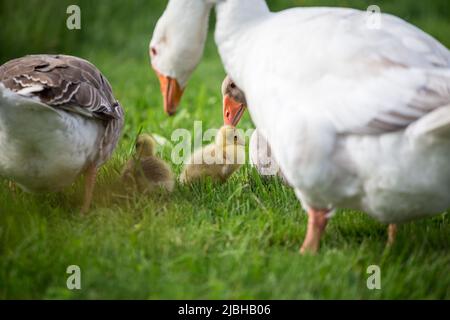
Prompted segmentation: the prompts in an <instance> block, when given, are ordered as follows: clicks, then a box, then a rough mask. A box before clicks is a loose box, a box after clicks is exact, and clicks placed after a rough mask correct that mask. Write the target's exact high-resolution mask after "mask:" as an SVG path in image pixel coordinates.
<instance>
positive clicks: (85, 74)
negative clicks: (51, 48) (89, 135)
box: [0, 55, 122, 120]
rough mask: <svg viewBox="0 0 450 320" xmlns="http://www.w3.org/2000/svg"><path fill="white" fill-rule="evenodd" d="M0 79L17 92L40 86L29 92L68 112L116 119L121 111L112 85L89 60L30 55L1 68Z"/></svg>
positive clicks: (42, 100) (44, 101)
mask: <svg viewBox="0 0 450 320" xmlns="http://www.w3.org/2000/svg"><path fill="white" fill-rule="evenodd" d="M0 82H1V83H3V85H4V86H5V87H6V88H8V89H10V90H12V91H14V92H18V93H20V91H21V90H22V89H25V88H29V87H33V86H41V87H42V89H41V90H39V91H33V92H32V95H33V96H35V97H38V98H39V99H40V100H41V102H43V103H45V104H47V105H49V106H52V107H55V108H61V109H64V110H66V111H69V112H71V111H72V112H77V113H81V114H84V115H86V116H87V115H90V116H92V117H95V118H99V119H102V120H110V119H118V118H120V117H121V115H122V113H121V111H120V110H119V109H121V107H120V104H119V103H118V101H116V100H115V99H114V96H113V94H112V89H111V86H110V85H109V83H108V81H107V80H106V79H105V78H104V76H103V75H102V74H101V73H100V71H99V70H98V69H97V68H96V67H95V66H94V65H92V64H91V63H90V62H88V61H86V60H83V59H80V58H77V57H72V56H64V55H31V56H26V57H23V58H19V59H15V60H12V61H9V62H7V63H5V64H4V65H2V66H1V67H0Z"/></svg>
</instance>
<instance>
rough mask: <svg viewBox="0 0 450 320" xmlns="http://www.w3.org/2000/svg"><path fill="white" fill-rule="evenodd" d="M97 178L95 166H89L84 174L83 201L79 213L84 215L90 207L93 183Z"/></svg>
mask: <svg viewBox="0 0 450 320" xmlns="http://www.w3.org/2000/svg"><path fill="white" fill-rule="evenodd" d="M96 178H97V166H95V165H90V166H89V167H88V168H87V169H86V172H85V173H84V201H83V207H82V208H81V213H82V214H86V213H88V211H89V208H90V207H91V202H92V196H93V194H94V187H95V181H96Z"/></svg>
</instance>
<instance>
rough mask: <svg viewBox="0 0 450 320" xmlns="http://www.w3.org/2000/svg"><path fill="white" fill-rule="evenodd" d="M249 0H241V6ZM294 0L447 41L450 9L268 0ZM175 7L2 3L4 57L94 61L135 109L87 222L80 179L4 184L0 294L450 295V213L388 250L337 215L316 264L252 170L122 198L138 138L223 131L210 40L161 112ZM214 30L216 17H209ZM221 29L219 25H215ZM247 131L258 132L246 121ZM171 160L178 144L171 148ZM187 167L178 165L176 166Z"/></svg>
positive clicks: (382, 232)
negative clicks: (364, 14)
mask: <svg viewBox="0 0 450 320" xmlns="http://www.w3.org/2000/svg"><path fill="white" fill-rule="evenodd" d="M242 1H245V0H242ZM267 2H268V4H269V5H270V7H271V8H272V9H273V10H281V9H285V8H289V7H292V6H313V5H318V6H319V5H320V6H343V7H354V8H359V9H363V10H365V9H366V8H367V7H368V6H369V5H372V4H377V5H379V6H380V8H381V10H382V11H383V12H388V13H393V14H395V15H398V16H400V17H401V18H404V19H406V20H407V21H410V22H412V23H413V24H415V25H417V26H419V27H420V28H422V29H423V30H425V31H427V32H429V33H430V34H432V35H433V36H435V37H436V38H437V39H439V40H440V41H441V42H443V43H444V44H445V45H446V46H447V47H450V1H449V0H432V1H411V0H383V1H376V2H375V1H360V0H358V1H357V0H352V1H350V0H347V1H346V0H305V1H302V0H268V1H267ZM72 4H77V5H79V6H80V7H81V27H82V29H81V30H79V31H78V30H75V31H70V30H68V29H67V28H66V19H67V17H68V15H67V14H66V9H67V7H68V6H69V5H72ZM165 5H166V1H161V0H127V1H125V0H96V1H91V0H0V63H4V62H6V61H7V60H10V59H12V58H17V57H20V56H23V55H26V54H32V53H63V54H70V55H77V56H80V57H83V58H85V59H88V60H90V61H91V62H93V63H94V64H95V65H97V66H98V67H99V69H100V70H101V71H102V72H103V73H104V74H105V75H106V76H107V78H108V79H109V81H110V83H111V84H112V87H113V89H114V93H115V96H116V98H117V99H119V100H120V102H121V103H122V105H123V107H124V109H125V111H126V126H125V130H124V138H123V139H122V140H121V142H120V145H119V147H118V150H117V152H116V153H115V155H114V158H113V159H112V160H111V161H110V162H108V164H107V165H106V166H104V167H103V168H102V170H101V173H100V177H99V179H98V184H97V187H96V191H95V197H94V206H93V209H92V211H91V212H90V214H89V215H88V216H83V217H82V216H80V215H79V212H78V208H79V205H80V202H81V199H82V183H81V182H80V181H79V182H78V183H77V184H75V186H74V187H72V188H67V189H66V190H64V191H63V192H60V193H56V194H46V195H30V194H26V193H23V192H20V191H18V192H12V191H11V190H10V188H9V187H8V181H4V180H0V299H5V298H49V299H52V298H83V299H92V298H128V299H129V298H140V299H147V298H150V299H155V298H166V299H173V298H184V299H198V298H203V299H208V298H213V299H233V298H234V299H238V298H244V299H247V298H256V299H270V298H272V299H298V298H303V299H330V298H345V299H361V298H366V299H376V298H390V299H392V298H394V299H405V298H410V299H415V298H421V299H424V298H425V299H431V298H440V299H443V298H447V299H449V298H450V277H449V275H448V267H449V265H450V255H449V250H450V222H449V218H448V217H449V215H448V213H447V214H442V215H439V216H436V217H434V218H432V219H426V220H420V221H416V222H413V223H409V224H406V225H404V226H402V227H401V228H400V231H399V235H398V239H397V243H396V245H395V246H394V247H393V248H392V249H390V250H386V249H385V241H386V227H385V226H384V225H382V224H379V223H377V222H375V221H374V220H372V219H370V218H368V217H367V216H366V215H364V214H363V213H359V212H353V211H348V210H341V211H340V212H339V214H337V215H336V217H335V218H333V220H332V221H331V222H330V225H329V227H328V228H327V233H326V235H325V237H324V239H323V242H322V248H321V251H320V253H319V254H318V255H317V256H306V257H301V256H299V254H298V248H299V245H300V243H301V241H302V239H303V236H304V234H305V229H306V215H304V214H303V211H302V209H301V206H300V204H299V202H298V200H297V199H296V197H295V195H294V193H293V191H292V190H291V189H290V188H288V187H286V186H285V185H283V184H282V183H281V182H280V181H279V180H277V179H272V180H261V178H260V177H259V176H258V175H257V174H256V173H255V171H254V170H251V169H250V168H249V167H248V166H244V168H243V169H241V170H240V171H239V172H238V173H237V174H235V175H234V176H233V177H232V178H231V179H230V180H229V181H228V182H227V183H226V184H223V185H213V184H211V183H208V182H206V183H204V184H199V185H195V186H193V187H192V188H190V187H186V186H177V188H176V190H175V192H174V193H173V194H171V195H170V196H169V195H151V196H141V195H136V196H134V197H131V198H124V197H123V196H122V195H121V194H118V193H119V192H120V182H118V177H119V173H120V170H121V167H122V166H123V163H124V161H126V160H127V158H128V157H129V154H130V150H132V142H133V139H134V138H135V136H136V134H137V133H138V132H139V131H140V130H144V131H148V132H153V133H157V134H158V135H160V136H163V137H165V138H166V139H167V140H170V137H171V134H172V132H173V130H174V129H175V128H178V127H183V128H187V129H188V130H191V131H192V128H193V121H194V120H202V121H203V128H204V130H206V128H211V127H215V128H217V127H219V126H220V125H221V124H222V114H221V111H222V108H221V94H220V84H221V82H222V79H223V77H224V75H225V73H224V70H223V68H222V65H221V62H220V58H219V56H218V54H217V50H216V47H215V45H214V42H213V37H212V31H210V35H209V38H208V43H207V47H206V51H205V56H204V58H203V60H202V62H201V64H200V66H199V68H198V69H197V70H196V72H195V73H194V75H193V78H192V79H191V81H190V82H189V85H188V88H187V90H186V92H185V96H184V98H183V101H182V105H181V106H180V108H179V112H178V113H177V114H176V116H174V117H170V118H169V117H167V116H166V115H165V114H164V113H163V111H162V98H161V95H160V92H159V84H158V81H157V79H156V76H155V75H154V74H153V72H152V71H151V69H150V66H149V58H148V43H149V41H150V37H151V34H152V31H153V27H154V25H155V23H156V20H157V18H158V17H159V16H160V15H161V13H162V11H163V9H164V7H165ZM211 24H212V25H213V24H214V16H213V17H212V19H211ZM211 30H212V28H211ZM241 126H242V127H244V128H250V127H252V123H251V121H250V118H249V116H248V114H247V115H245V117H244V119H243V121H242V124H241ZM163 156H164V158H165V159H166V160H167V161H169V159H170V147H169V148H163ZM172 167H173V169H174V170H175V171H176V172H177V173H178V172H179V171H180V169H181V168H180V166H172ZM71 264H77V265H80V267H81V269H82V277H83V278H82V287H83V290H80V291H70V290H67V288H66V277H67V274H66V273H65V270H66V267H67V266H68V265H71ZM372 264H377V265H379V266H380V267H381V269H382V283H383V287H382V290H374V291H370V290H368V289H367V286H366V279H367V273H366V268H367V266H369V265H372Z"/></svg>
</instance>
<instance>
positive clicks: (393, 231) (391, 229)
mask: <svg viewBox="0 0 450 320" xmlns="http://www.w3.org/2000/svg"><path fill="white" fill-rule="evenodd" d="M397 229H398V228H397V225H396V224H393V223H391V224H390V225H389V226H388V241H387V246H388V247H390V246H392V245H393V244H394V242H395V238H396V237H397Z"/></svg>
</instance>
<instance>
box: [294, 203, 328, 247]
mask: <svg viewBox="0 0 450 320" xmlns="http://www.w3.org/2000/svg"><path fill="white" fill-rule="evenodd" d="M329 212H330V210H315V209H310V210H309V211H308V227H307V230H306V237H305V240H304V241H303V245H302V246H301V248H300V253H301V254H305V253H316V252H317V251H318V250H319V246H320V238H321V237H322V233H323V232H324V230H325V227H326V226H327V222H328V217H327V214H328V213H329Z"/></svg>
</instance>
